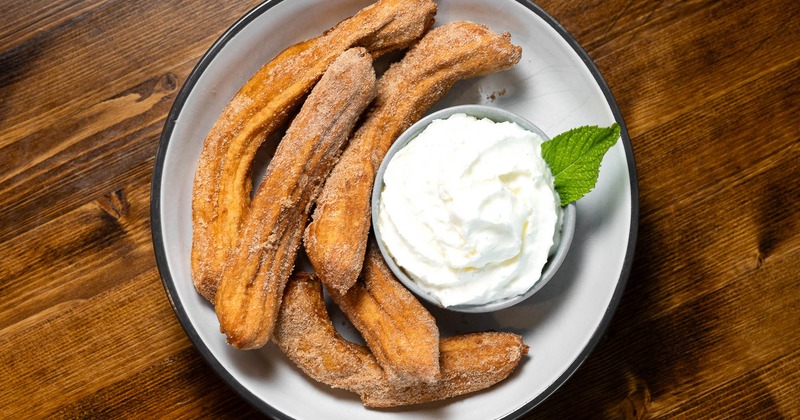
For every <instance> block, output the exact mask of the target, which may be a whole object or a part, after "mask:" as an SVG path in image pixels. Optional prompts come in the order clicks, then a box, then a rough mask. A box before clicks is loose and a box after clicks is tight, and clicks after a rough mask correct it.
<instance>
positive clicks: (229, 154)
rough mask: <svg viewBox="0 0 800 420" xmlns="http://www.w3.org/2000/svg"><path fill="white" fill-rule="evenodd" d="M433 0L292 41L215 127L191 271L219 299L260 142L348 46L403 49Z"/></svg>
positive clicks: (197, 198)
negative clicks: (223, 274)
mask: <svg viewBox="0 0 800 420" xmlns="http://www.w3.org/2000/svg"><path fill="white" fill-rule="evenodd" d="M435 12H436V5H435V4H434V3H433V1H432V0H380V1H378V2H377V3H374V4H373V5H371V6H369V7H366V8H364V9H362V10H361V11H359V12H358V13H357V14H356V15H355V16H353V17H352V18H349V19H346V20H344V21H342V22H340V23H339V24H338V25H336V26H335V27H334V28H332V29H330V30H328V31H327V32H325V34H323V35H321V36H319V37H317V38H314V39H311V40H308V41H305V42H301V43H298V44H296V45H293V46H291V47H289V48H287V49H286V50H284V51H283V52H281V53H280V54H278V56H276V57H275V58H274V59H273V60H272V61H270V62H269V63H267V64H266V65H265V66H264V67H262V68H261V69H260V70H259V71H258V72H257V73H256V74H255V75H253V77H252V78H251V79H250V80H249V81H248V82H247V83H246V84H245V85H244V86H243V87H242V88H241V90H240V91H239V92H238V93H237V94H236V95H235V96H234V97H233V99H232V100H231V102H230V103H229V104H228V106H227V107H226V108H225V110H224V111H223V112H222V115H220V117H219V119H218V120H217V122H216V123H215V124H214V126H213V127H212V128H211V131H210V132H209V134H208V136H207V138H206V140H205V143H204V144H203V150H202V153H201V155H200V160H199V162H198V167H197V172H196V173H195V179H194V187H193V193H192V222H193V237H192V277H193V281H194V284H195V288H196V289H197V291H198V292H199V293H200V294H201V295H203V296H204V297H205V298H206V299H208V300H210V301H212V302H213V301H214V295H215V293H216V290H217V286H218V283H219V276H220V274H221V272H222V269H223V267H224V265H225V263H226V261H227V258H228V254H229V253H230V251H231V250H232V249H233V246H234V245H235V243H236V240H237V238H238V236H239V229H240V226H241V224H242V220H243V219H244V216H245V215H246V214H247V211H248V206H249V204H250V188H251V182H250V172H251V167H252V162H253V158H254V157H255V154H256V151H257V150H258V148H259V146H260V145H261V143H262V142H263V140H264V139H266V138H267V137H268V136H269V135H270V134H272V133H273V132H274V131H275V130H276V129H277V128H278V127H280V126H281V125H282V124H284V123H285V122H286V121H287V119H288V118H289V116H290V115H291V113H292V111H293V110H294V109H296V107H297V106H299V104H300V102H301V101H302V100H303V98H304V96H305V95H306V94H307V93H308V92H309V91H310V90H311V88H312V87H313V86H314V84H315V83H316V82H317V81H318V80H319V78H320V77H321V76H322V74H323V72H324V71H325V69H326V68H327V67H328V66H329V65H330V63H332V62H333V60H334V59H335V58H336V57H338V56H339V55H340V54H341V53H342V52H343V51H345V50H346V49H348V48H350V47H353V46H363V47H365V48H367V49H368V50H369V51H370V52H371V53H372V54H373V55H374V56H378V55H380V54H382V53H385V52H388V51H391V50H394V49H399V48H405V47H407V46H408V45H410V44H411V43H412V42H414V41H415V40H417V39H418V38H419V37H421V36H422V35H423V34H424V33H425V32H426V31H427V30H428V28H429V27H430V25H431V24H432V23H433V16H434V14H435Z"/></svg>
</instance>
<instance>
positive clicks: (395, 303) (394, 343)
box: [328, 241, 439, 385]
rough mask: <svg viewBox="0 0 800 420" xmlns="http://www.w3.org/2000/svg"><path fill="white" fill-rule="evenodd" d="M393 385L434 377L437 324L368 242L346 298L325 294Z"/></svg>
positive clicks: (435, 370) (437, 355) (437, 359)
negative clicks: (360, 270) (358, 276)
mask: <svg viewBox="0 0 800 420" xmlns="http://www.w3.org/2000/svg"><path fill="white" fill-rule="evenodd" d="M328 291H329V293H330V294H331V297H332V298H333V300H334V302H336V304H337V305H339V307H340V308H341V309H342V312H344V314H345V315H346V316H347V318H348V319H349V320H350V322H352V323H353V325H354V326H355V327H356V329H358V331H359V332H360V333H361V336H362V337H364V341H366V342H367V345H368V346H369V348H370V350H371V351H372V354H373V355H374V356H375V358H376V359H377V360H378V364H380V366H381V367H382V368H383V369H384V371H385V372H386V374H387V376H388V379H389V380H390V381H392V382H393V383H396V384H402V383H405V384H408V385H413V384H415V383H419V382H427V383H433V382H436V381H437V380H438V379H439V329H438V328H437V327H436V320H435V319H434V318H433V316H432V315H431V314H430V313H429V312H428V311H427V310H426V309H425V307H423V306H422V304H420V303H419V301H418V300H417V299H416V298H415V297H414V295H412V294H411V292H409V291H408V289H406V288H405V287H403V285H402V284H400V282H398V281H397V279H396V278H395V277H394V275H393V274H392V272H391V271H390V270H389V267H387V266H386V263H385V262H384V260H383V257H382V256H381V254H380V251H379V250H378V247H377V245H376V244H375V242H374V241H373V242H371V244H370V249H369V251H368V252H367V260H366V262H365V263H364V271H363V273H362V275H361V280H359V281H358V282H357V283H356V284H355V285H354V286H353V287H351V288H350V290H348V291H347V293H345V294H340V293H339V292H337V291H335V290H331V289H329V290H328Z"/></svg>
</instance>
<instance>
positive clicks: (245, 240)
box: [215, 48, 375, 349]
mask: <svg viewBox="0 0 800 420" xmlns="http://www.w3.org/2000/svg"><path fill="white" fill-rule="evenodd" d="M374 96H375V71H374V69H373V67H372V59H371V57H370V55H369V54H368V52H367V50H366V49H364V48H353V49H350V50H347V51H345V52H344V53H342V54H341V55H340V56H339V57H338V58H337V59H336V60H335V61H334V62H333V63H332V64H331V65H330V67H329V68H328V70H327V71H326V72H325V74H324V75H323V76H322V79H320V81H319V83H318V84H317V85H316V86H315V87H314V89H313V90H312V91H311V94H310V95H309V96H308V99H307V100H306V102H305V103H304V104H303V107H302V109H301V110H300V112H299V113H298V114H297V117H295V119H294V120H293V121H292V123H291V125H290V126H289V129H288V130H287V132H286V135H285V136H284V137H283V139H282V140H281V142H280V144H279V145H278V149H277V150H276V152H275V156H274V157H273V158H272V160H271V161H270V163H269V166H268V167H267V172H266V174H265V176H264V180H263V181H262V183H261V185H260V186H259V188H258V191H257V192H256V195H255V197H254V198H253V202H252V204H251V205H250V209H249V212H248V214H247V216H246V217H245V219H244V221H243V223H242V228H241V232H240V236H239V238H238V240H237V242H236V246H235V248H234V251H233V252H231V254H230V258H228V261H227V262H226V264H225V267H224V268H223V271H222V275H221V277H220V283H219V289H218V291H217V294H216V300H215V310H216V312H217V318H218V319H219V322H220V330H221V331H222V332H223V333H224V334H225V335H227V339H228V343H229V344H231V345H232V346H234V347H237V348H241V349H252V348H258V347H261V346H263V345H264V344H266V342H267V341H268V340H269V337H270V334H271V333H272V328H273V325H274V323H275V316H276V315H277V313H278V309H279V307H280V302H281V297H282V296H283V288H284V285H285V283H286V280H287V279H288V277H289V275H290V274H291V271H292V267H294V262H295V258H296V256H297V249H298V248H299V246H300V242H301V238H302V234H303V228H304V227H305V224H306V221H307V219H308V213H309V212H310V210H311V205H312V204H313V202H314V200H315V198H316V197H317V195H318V194H319V191H320V189H321V188H322V184H323V182H324V180H325V177H327V176H328V173H329V172H330V170H331V168H333V165H334V163H335V162H336V158H337V156H338V155H339V152H340V151H341V149H342V147H343V146H344V144H345V142H346V141H347V137H348V135H349V134H350V132H351V131H352V129H353V127H354V126H355V123H356V120H357V119H358V118H359V116H360V115H361V112H362V111H363V110H364V108H366V106H367V105H368V104H369V102H370V101H371V100H372V98H373V97H374Z"/></svg>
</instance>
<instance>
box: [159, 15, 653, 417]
mask: <svg viewBox="0 0 800 420" xmlns="http://www.w3.org/2000/svg"><path fill="white" fill-rule="evenodd" d="M282 1H283V0H267V1H265V2H264V3H262V4H260V5H258V6H256V7H254V8H253V9H251V10H250V11H249V12H247V13H246V14H245V15H244V16H242V17H241V18H239V20H237V21H236V22H235V23H234V24H233V25H232V26H231V27H230V28H228V29H227V30H226V31H225V32H224V33H223V34H222V35H221V36H220V37H219V38H218V39H217V40H216V41H215V42H214V44H213V45H212V46H211V47H210V48H209V50H208V51H207V52H206V53H205V54H204V55H203V57H202V58H201V59H200V60H199V61H198V63H197V65H196V66H195V67H194V69H193V70H192V72H191V73H190V74H189V76H188V77H187V79H186V81H185V82H184V84H183V87H181V90H180V91H179V92H178V95H177V97H176V98H175V102H174V103H173V105H172V108H171V109H170V112H169V114H168V116H167V120H166V122H165V124H164V129H163V131H162V133H161V137H160V140H159V145H158V151H157V153H156V160H155V167H154V169H153V180H152V185H151V189H150V219H151V235H152V240H153V250H154V252H155V257H156V264H157V266H158V271H159V273H160V274H161V282H162V285H163V286H164V289H165V291H166V294H167V298H168V299H169V302H170V304H171V305H172V308H173V310H174V311H175V314H176V316H177V317H178V321H179V322H180V324H181V327H182V328H183V330H184V331H185V332H186V335H187V336H188V337H189V340H190V341H191V342H192V344H194V346H195V347H196V348H197V350H198V351H199V352H200V355H201V356H202V357H203V359H204V360H205V361H206V363H208V365H209V366H211V368H212V369H213V370H214V372H216V373H217V375H219V376H220V377H221V378H222V379H223V381H225V382H226V383H227V384H228V385H229V386H230V387H231V388H232V389H233V390H234V391H235V392H236V393H237V394H239V395H240V396H241V397H242V398H244V399H245V400H246V401H247V402H248V403H250V404H251V405H253V406H254V407H256V408H257V409H259V410H261V411H262V412H264V413H265V414H267V415H270V416H272V417H275V418H280V419H292V417H289V416H287V415H286V414H284V413H282V412H280V411H279V410H277V409H275V408H274V407H272V406H271V405H269V404H267V403H266V402H265V401H264V400H262V399H260V398H258V397H257V396H256V395H255V394H253V393H252V392H250V391H249V390H248V389H246V388H245V387H244V386H243V385H242V384H241V383H240V382H239V381H238V380H236V378H234V377H233V375H231V374H230V373H229V372H228V371H227V370H226V369H225V368H224V367H223V366H222V364H220V363H219V361H217V359H216V358H215V357H214V355H213V354H212V353H211V350H210V349H209V348H208V347H207V346H206V344H205V343H204V342H203V341H202V340H201V339H200V336H199V334H198V333H197V331H196V330H195V329H194V327H193V326H192V324H191V322H189V317H188V315H187V313H186V310H185V308H184V307H183V304H182V303H181V302H180V301H179V300H176V299H174V298H173V296H177V290H176V289H175V285H174V282H173V279H172V276H171V275H170V273H169V267H168V264H167V258H166V253H165V250H164V242H163V238H162V234H161V216H160V207H161V206H160V204H161V182H162V176H163V167H164V159H165V158H166V152H167V146H168V143H169V139H170V137H171V136H172V131H173V129H174V126H175V121H176V120H177V118H178V116H179V115H180V113H181V111H182V110H183V106H184V104H185V103H186V99H187V98H188V96H189V93H190V92H191V90H192V88H193V87H194V85H195V84H196V83H197V81H198V79H199V78H200V76H201V75H202V74H203V72H204V71H205V69H206V68H207V67H208V65H209V64H210V63H211V61H213V59H214V58H215V57H216V56H217V54H218V53H219V52H220V50H221V49H222V48H223V47H224V46H225V45H226V44H227V43H228V42H229V41H230V40H231V39H232V38H233V37H234V36H235V35H236V34H237V33H239V32H240V31H241V30H242V29H244V28H245V27H246V26H247V25H248V24H249V23H250V22H252V21H253V20H254V19H256V18H257V17H258V16H260V15H262V14H263V13H265V12H266V11H267V10H269V9H270V8H272V7H273V6H275V5H277V4H279V3H280V2H282ZM516 1H517V2H519V3H520V4H522V5H524V6H525V7H527V8H528V9H529V10H531V11H532V12H534V13H535V14H536V15H538V16H539V17H541V18H542V19H543V20H544V21H545V22H547V23H548V24H549V25H550V26H551V27H553V29H555V30H556V31H557V32H558V33H559V35H561V37H562V38H564V40H566V41H567V43H568V44H569V45H570V46H572V48H573V50H574V51H575V52H576V53H577V54H578V56H579V57H580V58H581V60H582V61H583V62H584V64H585V65H586V67H587V68H588V69H589V71H590V72H591V73H592V76H594V78H595V81H596V82H597V83H598V85H599V86H600V88H601V90H602V91H603V94H604V96H605V98H606V100H607V101H608V103H609V106H610V107H611V111H612V113H613V115H614V119H615V120H616V121H617V122H618V123H619V125H620V135H621V139H622V144H623V147H624V149H625V155H626V160H627V162H628V172H629V174H630V184H631V185H630V186H631V227H630V233H629V236H628V248H627V250H626V253H625V260H624V261H623V266H622V271H621V273H620V278H619V281H618V282H617V287H616V289H615V290H614V294H613V295H612V297H611V302H610V303H609V306H608V308H607V309H606V312H605V314H604V315H603V318H602V320H601V321H600V324H599V326H598V328H597V329H596V330H595V332H594V335H593V336H592V338H591V339H590V340H589V342H588V344H587V345H586V347H584V349H583V350H582V351H581V353H580V355H579V356H578V358H577V359H575V361H573V363H572V364H571V365H570V366H569V367H568V368H567V369H566V371H564V373H563V374H562V375H561V376H560V377H559V378H558V379H557V380H556V381H555V382H553V384H551V385H550V386H549V387H548V388H547V389H545V391H544V392H542V393H541V394H539V395H538V396H536V397H535V398H534V399H532V400H531V401H529V402H528V403H527V404H525V405H523V406H522V407H520V408H518V409H516V410H515V411H513V412H511V413H509V414H507V415H506V416H504V417H503V418H507V419H516V418H520V417H522V416H523V415H524V414H526V413H528V412H529V411H531V410H532V409H533V408H534V407H536V406H537V405H539V404H540V403H541V402H543V401H544V400H545V399H547V397H549V396H550V395H552V394H553V393H554V392H555V391H556V390H557V389H558V388H559V387H561V385H563V384H564V383H565V382H566V381H567V380H568V379H569V378H570V377H572V375H573V374H574V373H575V372H576V371H577V370H578V368H579V367H580V366H581V365H582V364H583V362H584V361H585V360H586V359H587V358H588V357H589V354H590V353H591V352H592V350H594V348H595V346H597V344H598V342H599V341H600V339H601V338H602V336H603V333H604V332H605V330H606V328H607V327H608V324H609V323H610V322H611V318H612V317H613V315H614V312H615V311H616V309H617V306H618V305H619V301H620V299H621V298H622V293H623V291H624V290H625V285H626V284H627V281H628V277H629V276H630V271H631V266H632V264H633V255H634V250H635V246H636V237H637V231H638V224H639V186H638V185H639V184H638V178H637V173H636V163H635V160H634V155H633V146H632V144H631V140H630V136H629V135H628V129H627V126H626V125H625V121H624V120H623V118H622V113H621V112H620V109H619V106H618V105H617V102H616V100H615V99H614V96H613V94H612V93H611V90H610V88H609V87H608V84H607V83H606V81H605V79H604V78H603V76H602V75H601V74H600V71H599V70H598V68H597V66H596V65H595V64H594V62H593V61H592V59H591V58H590V57H589V55H588V54H587V53H586V51H584V49H583V48H582V47H581V46H580V44H578V42H577V41H576V40H575V38H574V37H573V36H572V35H571V34H570V33H569V32H568V31H567V30H566V29H565V28H564V27H563V26H562V25H561V24H560V23H558V22H557V21H556V20H555V19H554V18H553V17H552V16H550V15H549V14H548V13H547V12H545V11H544V10H543V9H542V8H541V7H539V6H538V5H536V4H534V3H533V2H531V1H529V0H516Z"/></svg>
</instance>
